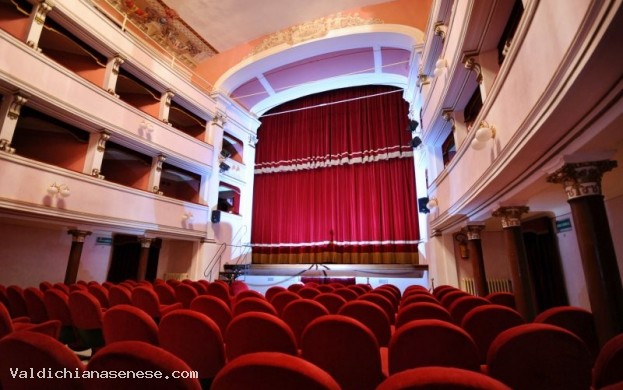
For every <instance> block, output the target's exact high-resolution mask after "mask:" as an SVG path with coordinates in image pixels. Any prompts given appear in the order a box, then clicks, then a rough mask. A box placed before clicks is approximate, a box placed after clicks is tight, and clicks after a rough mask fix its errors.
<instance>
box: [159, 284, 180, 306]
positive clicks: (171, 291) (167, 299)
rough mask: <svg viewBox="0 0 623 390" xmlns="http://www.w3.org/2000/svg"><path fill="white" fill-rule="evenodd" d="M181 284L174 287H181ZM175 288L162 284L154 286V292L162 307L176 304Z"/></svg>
mask: <svg viewBox="0 0 623 390" xmlns="http://www.w3.org/2000/svg"><path fill="white" fill-rule="evenodd" d="M182 284H183V283H178V284H177V285H176V286H175V287H177V286H181V285H182ZM175 287H173V286H171V285H169V284H167V283H164V284H156V285H154V291H155V292H156V295H158V299H159V300H160V303H161V304H163V305H172V304H174V303H177V302H178V300H177V297H176V296H175Z"/></svg>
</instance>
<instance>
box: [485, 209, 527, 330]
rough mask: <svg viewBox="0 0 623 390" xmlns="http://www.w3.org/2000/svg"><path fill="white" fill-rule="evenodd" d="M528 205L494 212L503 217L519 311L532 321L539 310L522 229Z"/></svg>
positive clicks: (496, 215) (495, 214)
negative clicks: (522, 218) (523, 217)
mask: <svg viewBox="0 0 623 390" xmlns="http://www.w3.org/2000/svg"><path fill="white" fill-rule="evenodd" d="M528 210H529V209H528V207H525V206H517V207H500V208H499V209H497V210H496V211H494V212H493V216H494V217H501V218H502V228H503V229H504V241H505V243H506V252H507V253H506V255H507V257H508V260H509V262H510V266H511V273H512V278H513V292H514V294H515V304H516V305H517V311H519V313H521V315H523V317H524V319H525V320H526V321H528V322H529V321H532V320H533V319H534V317H535V315H536V312H537V304H536V297H535V294H534V283H533V282H532V275H531V274H530V267H529V265H528V256H527V254H526V247H525V245H524V241H523V232H522V231H521V219H520V218H521V215H522V214H524V213H527V212H528Z"/></svg>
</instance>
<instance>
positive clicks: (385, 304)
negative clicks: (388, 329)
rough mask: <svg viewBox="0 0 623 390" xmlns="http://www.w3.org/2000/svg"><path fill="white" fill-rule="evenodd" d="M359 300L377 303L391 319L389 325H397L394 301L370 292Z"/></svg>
mask: <svg viewBox="0 0 623 390" xmlns="http://www.w3.org/2000/svg"><path fill="white" fill-rule="evenodd" d="M358 299H363V300H364V301H369V302H373V303H376V304H377V305H379V306H380V307H381V309H383V310H384V311H385V313H386V314H387V317H388V318H389V323H390V324H392V325H393V324H395V323H396V307H395V306H394V304H393V303H392V301H390V300H389V298H387V297H384V296H383V295H381V294H375V293H372V292H370V293H365V294H363V295H360V296H359V298H358Z"/></svg>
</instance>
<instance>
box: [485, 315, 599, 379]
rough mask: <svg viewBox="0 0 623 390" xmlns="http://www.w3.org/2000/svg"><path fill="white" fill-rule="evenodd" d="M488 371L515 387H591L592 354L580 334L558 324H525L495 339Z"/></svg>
mask: <svg viewBox="0 0 623 390" xmlns="http://www.w3.org/2000/svg"><path fill="white" fill-rule="evenodd" d="M487 371H488V374H489V375H490V376H491V377H493V378H496V379H498V380H499V381H501V382H504V383H505V384H506V385H508V386H509V387H511V388H513V389H517V390H522V389H539V388H540V389H561V390H562V389H565V390H575V389H578V390H579V389H588V388H589V387H590V385H591V358H590V354H589V352H588V349H587V348H586V345H585V344H584V342H583V341H582V340H580V338H579V337H577V336H576V335H574V334H573V333H571V332H569V331H568V330H565V329H562V328H560V327H558V326H554V325H549V324H536V323H530V324H524V325H519V326H516V327H513V328H511V329H508V330H505V331H504V332H502V333H500V334H499V335H498V336H497V337H496V338H495V340H493V342H492V343H491V346H490V347H489V351H488V354H487Z"/></svg>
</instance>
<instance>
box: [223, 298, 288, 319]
mask: <svg viewBox="0 0 623 390" xmlns="http://www.w3.org/2000/svg"><path fill="white" fill-rule="evenodd" d="M252 311H254V312H261V313H268V314H272V315H274V316H276V315H277V310H275V308H274V307H273V305H272V304H271V303H270V302H268V301H267V300H265V299H263V298H254V297H247V298H242V299H240V300H237V301H236V303H235V304H234V309H233V310H232V314H233V316H234V317H236V316H238V315H240V314H243V313H248V312H252Z"/></svg>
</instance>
